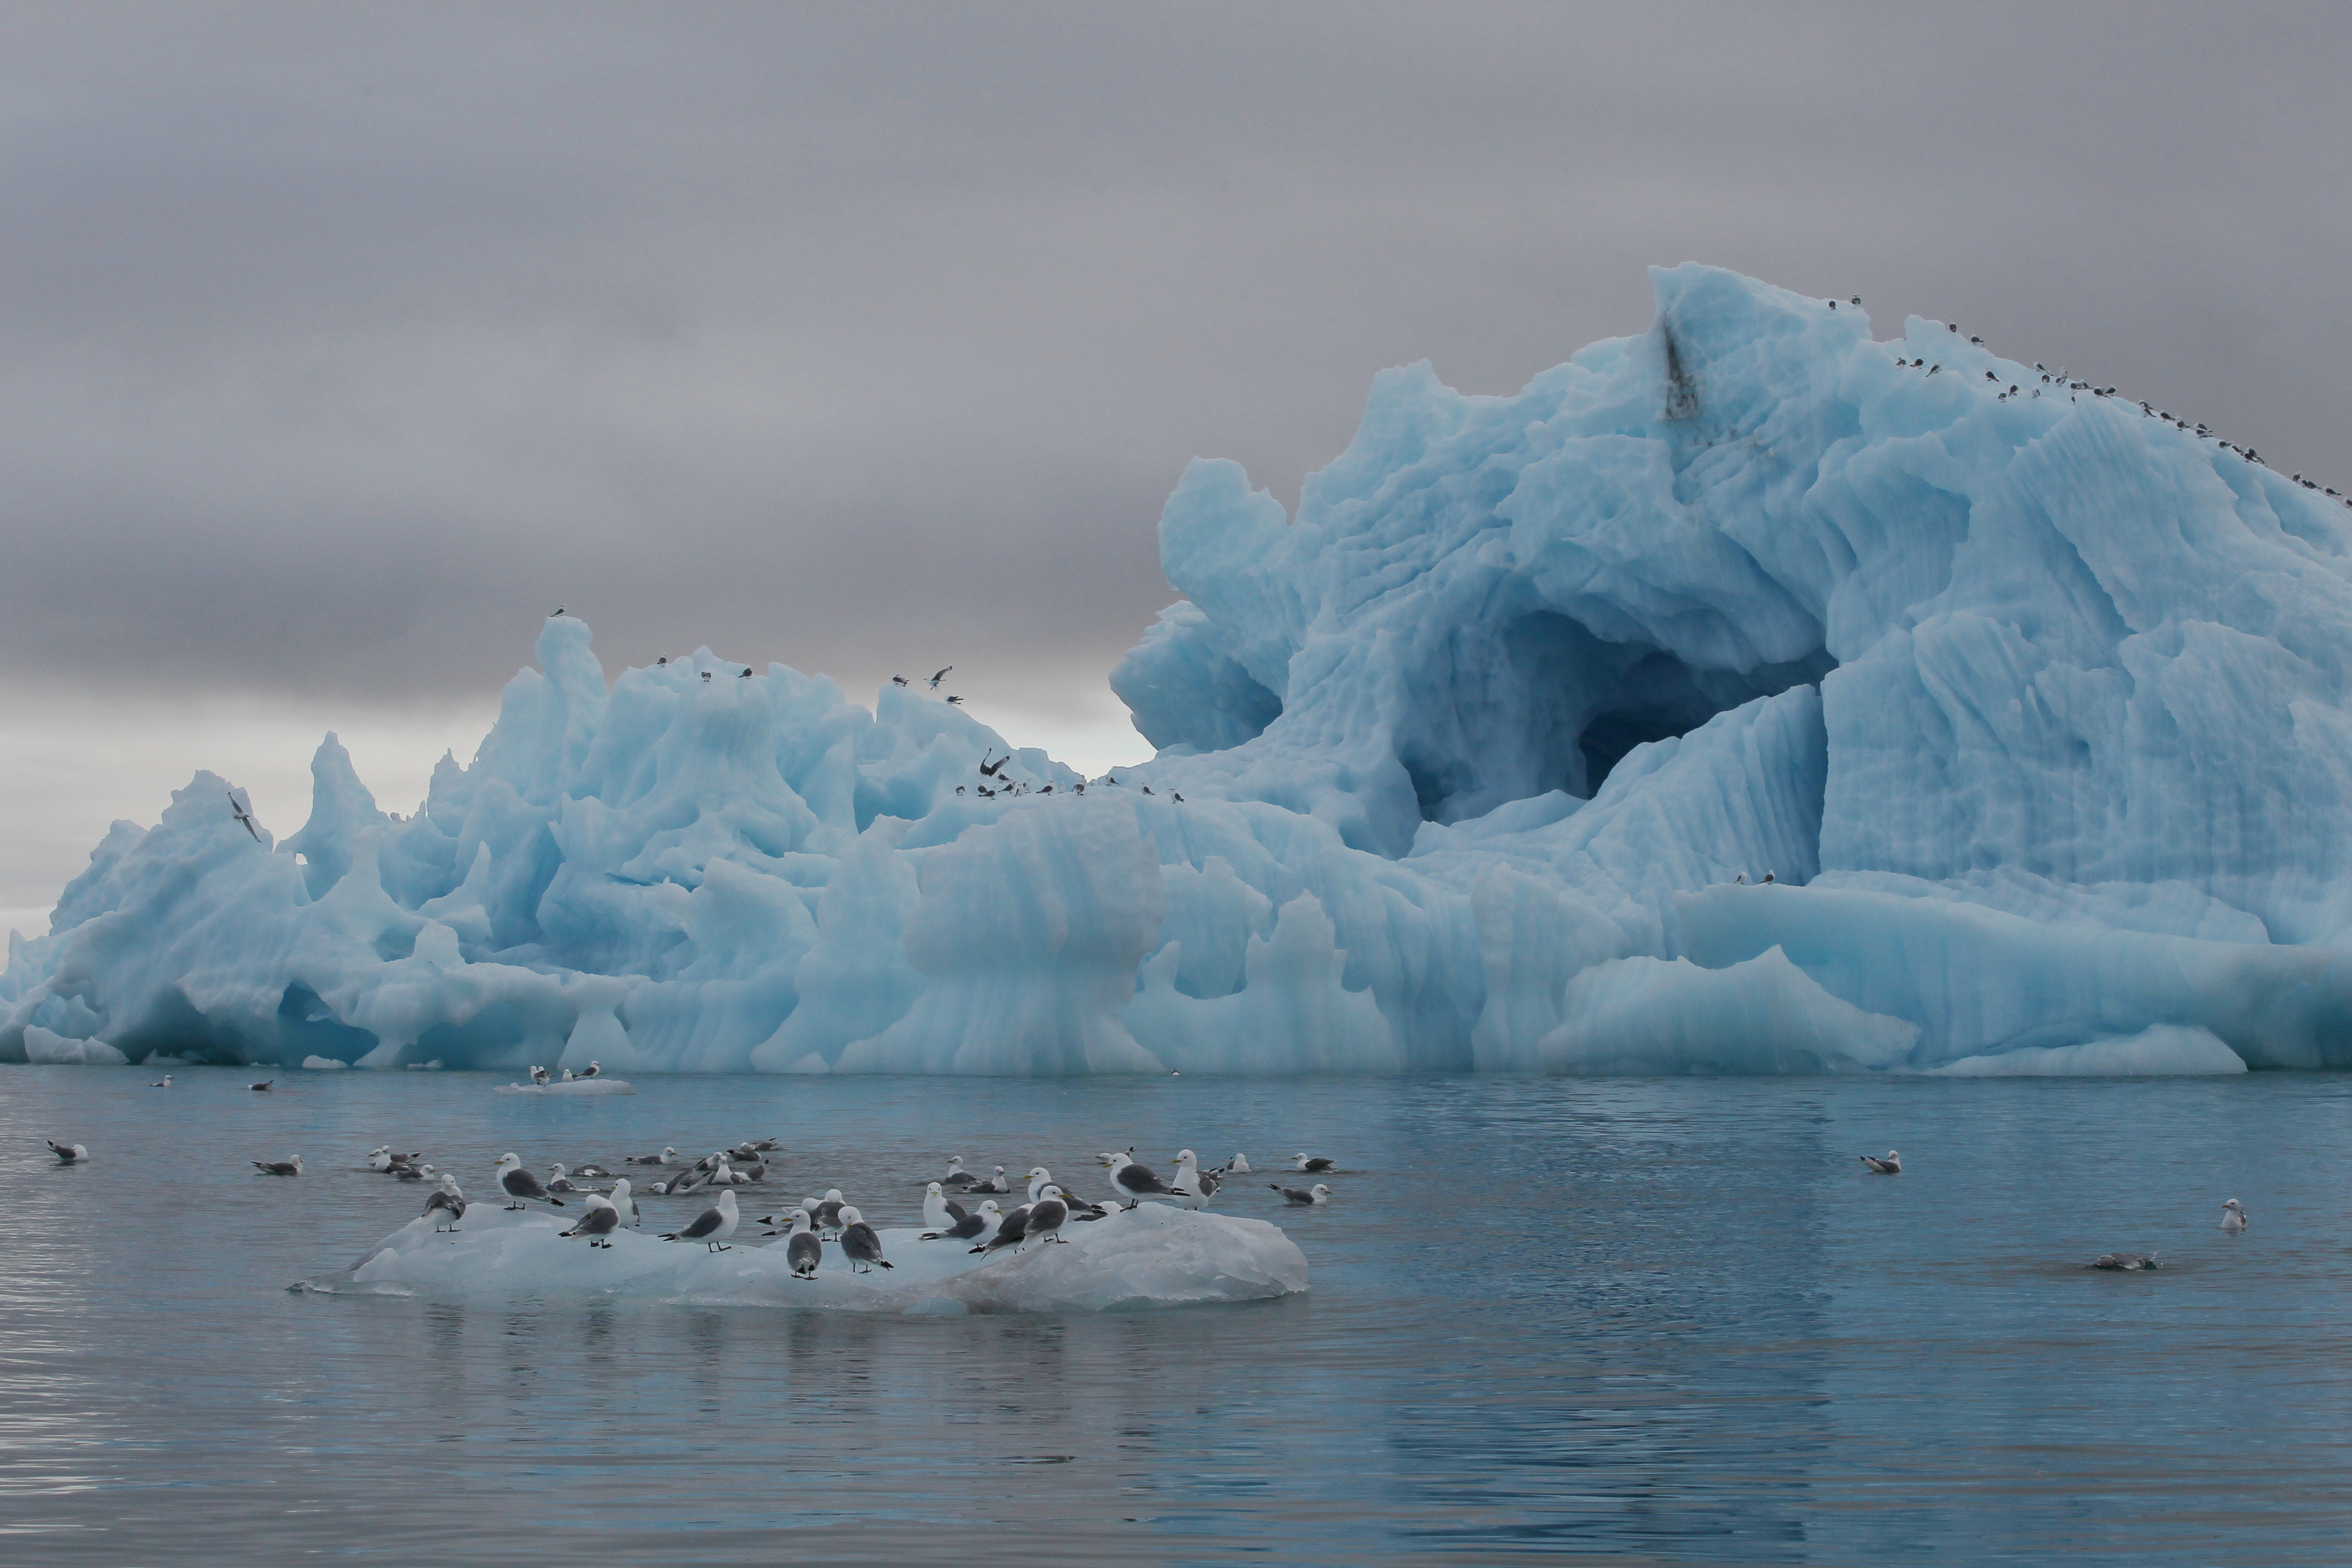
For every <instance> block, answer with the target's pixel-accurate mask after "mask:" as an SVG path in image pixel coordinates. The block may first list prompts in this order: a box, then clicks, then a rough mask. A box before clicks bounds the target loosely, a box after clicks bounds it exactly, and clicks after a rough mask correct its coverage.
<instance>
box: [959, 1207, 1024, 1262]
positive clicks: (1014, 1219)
mask: <svg viewBox="0 0 2352 1568" xmlns="http://www.w3.org/2000/svg"><path fill="white" fill-rule="evenodd" d="M982 1206H985V1205H982ZM1029 1207H1030V1205H1027V1204H1023V1205H1021V1206H1020V1207H1019V1208H1017V1209H1014V1210H1013V1211H1012V1212H1011V1213H1009V1214H1007V1215H1004V1216H1003V1218H1002V1219H999V1220H998V1221H997V1222H996V1234H995V1235H993V1236H992V1237H989V1238H988V1239H987V1240H985V1241H983V1242H982V1243H981V1244H980V1245H979V1246H978V1247H972V1248H971V1251H973V1252H993V1251H995V1250H996V1249H997V1248H998V1247H1017V1246H1019V1245H1020V1244H1021V1238H1022V1237H1025V1236H1027V1235H1028V1234H1029Z"/></svg>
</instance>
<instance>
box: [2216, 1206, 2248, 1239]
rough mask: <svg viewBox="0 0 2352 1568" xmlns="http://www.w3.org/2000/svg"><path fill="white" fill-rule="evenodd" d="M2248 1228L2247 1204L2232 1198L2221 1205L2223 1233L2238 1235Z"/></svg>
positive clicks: (2225, 1234)
mask: <svg viewBox="0 0 2352 1568" xmlns="http://www.w3.org/2000/svg"><path fill="white" fill-rule="evenodd" d="M2245 1228H2246V1205H2243V1204H2242V1203H2240V1202H2239V1201H2238V1200H2237V1199H2235V1198H2231V1200H2230V1201H2229V1202H2228V1203H2225V1204H2223V1205H2221V1234H2222V1235H2224V1236H2236V1235H2238V1234H2240V1233H2241V1232H2242V1231H2243V1230H2244V1229H2245Z"/></svg>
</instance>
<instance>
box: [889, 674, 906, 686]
mask: <svg viewBox="0 0 2352 1568" xmlns="http://www.w3.org/2000/svg"><path fill="white" fill-rule="evenodd" d="M890 684H891V685H893V686H904V685H906V684H907V678H906V677H905V676H903V675H894V676H892V677H891V678H890Z"/></svg>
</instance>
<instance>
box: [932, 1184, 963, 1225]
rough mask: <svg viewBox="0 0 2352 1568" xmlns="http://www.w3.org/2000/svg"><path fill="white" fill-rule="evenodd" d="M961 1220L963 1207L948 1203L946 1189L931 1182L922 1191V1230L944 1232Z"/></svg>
mask: <svg viewBox="0 0 2352 1568" xmlns="http://www.w3.org/2000/svg"><path fill="white" fill-rule="evenodd" d="M961 1218H963V1205H961V1204H953V1203H950V1202H949V1201H948V1194H947V1189H946V1188H945V1187H943V1186H941V1185H940V1184H939V1183H937V1182H933V1183H931V1184H929V1186H927V1187H925V1188H924V1189H923V1228H924V1229H925V1230H945V1229H947V1227H948V1226H951V1225H953V1224H955V1223H956V1221H958V1220H960V1219H961Z"/></svg>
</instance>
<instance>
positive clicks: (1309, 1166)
mask: <svg viewBox="0 0 2352 1568" xmlns="http://www.w3.org/2000/svg"><path fill="white" fill-rule="evenodd" d="M1291 1159H1293V1160H1294V1161H1296V1162H1297V1163H1296V1164H1294V1165H1292V1166H1291V1167H1290V1168H1291V1169H1292V1170H1294V1171H1306V1172H1308V1173H1318V1172H1323V1171H1328V1170H1330V1169H1331V1168H1332V1162H1331V1160H1330V1159H1329V1157H1328V1156H1326V1155H1322V1154H1305V1153H1300V1154H1293V1155H1292V1156H1291Z"/></svg>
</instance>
